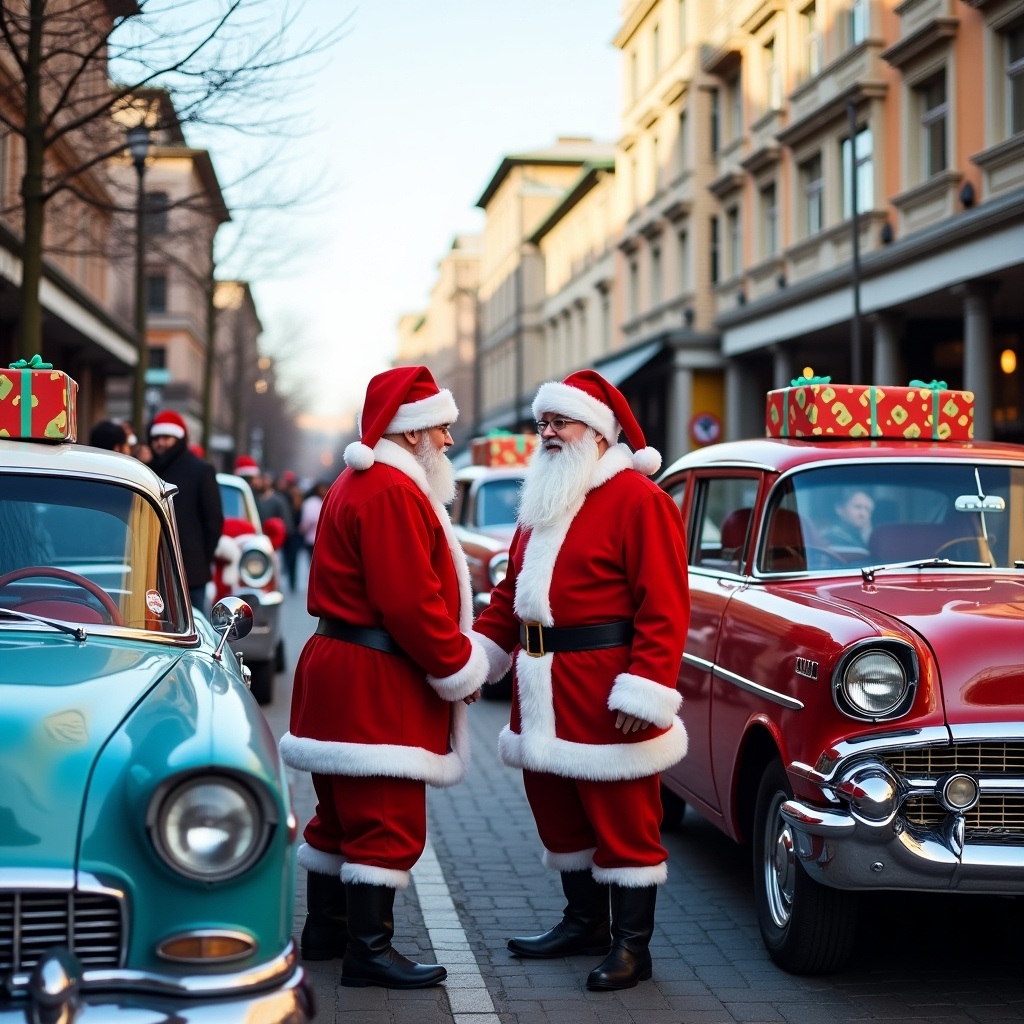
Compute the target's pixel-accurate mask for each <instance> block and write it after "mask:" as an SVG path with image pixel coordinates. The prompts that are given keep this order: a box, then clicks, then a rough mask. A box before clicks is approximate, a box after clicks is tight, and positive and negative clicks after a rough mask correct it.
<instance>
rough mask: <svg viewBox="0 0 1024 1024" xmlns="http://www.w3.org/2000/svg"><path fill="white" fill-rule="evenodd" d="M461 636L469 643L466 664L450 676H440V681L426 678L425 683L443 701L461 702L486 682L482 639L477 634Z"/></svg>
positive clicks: (485, 663)
mask: <svg viewBox="0 0 1024 1024" xmlns="http://www.w3.org/2000/svg"><path fill="white" fill-rule="evenodd" d="M463 636H465V637H466V638H467V639H468V640H469V643H470V651H469V659H468V660H467V661H466V664H465V665H463V666H462V668H460V669H459V671H458V672H453V673H452V674H451V675H450V676H442V677H441V678H440V679H439V678H437V677H436V676H427V682H428V683H430V685H431V686H432V687H433V688H434V689H435V690H437V693H438V695H439V696H441V697H443V698H444V699H445V700H462V698H463V697H468V696H469V695H470V694H471V693H473V692H474V691H476V690H479V689H480V687H481V686H483V685H484V683H486V682H487V664H488V661H487V654H486V652H485V651H484V647H483V645H482V644H481V643H480V640H482V639H483V637H481V636H479V634H477V633H473V634H472V635H470V634H469V633H464V634H463Z"/></svg>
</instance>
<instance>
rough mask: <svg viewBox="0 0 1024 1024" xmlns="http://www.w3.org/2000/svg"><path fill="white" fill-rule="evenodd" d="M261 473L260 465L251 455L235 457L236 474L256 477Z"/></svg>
mask: <svg viewBox="0 0 1024 1024" xmlns="http://www.w3.org/2000/svg"><path fill="white" fill-rule="evenodd" d="M259 475H260V467H259V465H258V463H257V462H256V460H255V459H254V458H253V457H252V456H251V455H239V456H238V458H237V459H235V476H247V477H254V476H259Z"/></svg>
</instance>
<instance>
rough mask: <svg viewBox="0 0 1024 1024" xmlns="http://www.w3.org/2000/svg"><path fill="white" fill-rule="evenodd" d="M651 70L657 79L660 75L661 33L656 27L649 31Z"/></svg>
mask: <svg viewBox="0 0 1024 1024" xmlns="http://www.w3.org/2000/svg"><path fill="white" fill-rule="evenodd" d="M651 70H652V74H653V77H654V78H655V79H657V77H658V75H660V74H661V33H660V31H659V29H658V26H657V25H655V26H654V28H652V29H651Z"/></svg>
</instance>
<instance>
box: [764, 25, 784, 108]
mask: <svg viewBox="0 0 1024 1024" xmlns="http://www.w3.org/2000/svg"><path fill="white" fill-rule="evenodd" d="M761 63H762V66H763V68H764V97H765V105H766V109H768V110H778V109H779V108H780V107H781V106H782V82H781V79H780V76H779V65H778V62H777V61H776V59H775V37H774V36H773V37H772V38H771V39H769V40H768V42H767V43H765V44H764V48H763V50H762V53H761Z"/></svg>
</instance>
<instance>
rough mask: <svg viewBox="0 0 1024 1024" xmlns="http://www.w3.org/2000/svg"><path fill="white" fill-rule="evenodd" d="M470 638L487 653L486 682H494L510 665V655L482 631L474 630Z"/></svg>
mask: <svg viewBox="0 0 1024 1024" xmlns="http://www.w3.org/2000/svg"><path fill="white" fill-rule="evenodd" d="M471 639H473V640H476V641H477V642H478V643H479V644H480V646H481V647H482V648H483V650H484V654H486V655H487V682H489V683H496V682H497V681H498V680H499V679H501V678H502V677H503V676H504V675H505V673H506V672H507V671H508V670H509V669H510V668H511V667H512V655H511V654H509V653H508V651H506V650H504V649H503V648H501V647H499V646H498V645H497V644H496V643H495V642H494V641H493V640H492V639H491V638H490V637H489V636H484V634H483V633H477V632H476V631H475V630H474V631H473V635H472V637H471Z"/></svg>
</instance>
